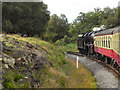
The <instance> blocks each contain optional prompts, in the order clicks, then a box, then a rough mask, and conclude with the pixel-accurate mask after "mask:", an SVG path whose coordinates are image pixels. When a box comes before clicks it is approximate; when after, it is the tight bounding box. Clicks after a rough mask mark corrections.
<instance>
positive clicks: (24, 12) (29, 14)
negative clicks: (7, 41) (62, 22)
mask: <svg viewBox="0 0 120 90" xmlns="http://www.w3.org/2000/svg"><path fill="white" fill-rule="evenodd" d="M2 11H3V13H2V18H3V19H2V20H3V23H2V24H3V25H2V26H3V32H6V33H12V34H17V33H19V34H23V35H24V34H26V35H27V36H34V35H38V36H40V37H42V36H43V34H44V32H45V31H46V27H47V23H48V21H49V17H50V16H49V14H50V13H49V11H48V10H47V5H46V4H44V3H43V2H28V3H25V2H8V3H7V2H3V4H2Z"/></svg>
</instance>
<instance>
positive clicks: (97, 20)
mask: <svg viewBox="0 0 120 90" xmlns="http://www.w3.org/2000/svg"><path fill="white" fill-rule="evenodd" d="M2 22H3V23H2V30H3V32H4V33H9V34H21V35H27V36H35V35H37V36H38V37H40V38H42V39H43V40H46V41H49V42H55V43H57V44H68V43H75V42H76V41H77V36H78V34H81V33H85V32H90V31H92V29H93V28H94V27H100V26H101V25H104V26H105V28H106V29H109V28H113V27H117V26H119V25H120V7H116V8H112V9H111V8H109V7H105V8H104V9H103V10H101V8H95V9H94V11H90V12H87V13H84V12H80V13H79V15H78V16H77V18H76V19H75V20H74V21H73V22H72V23H68V20H67V17H66V16H65V15H64V14H61V15H60V16H57V15H56V14H53V15H52V16H50V11H48V10H47V5H46V4H44V3H43V2H34V3H33V2H32V3H30V2H29V3H28V2H27V3H25V2H24V3H23V2H19V3H18V2H12V3H11V2H9V3H6V2H4V3H2Z"/></svg>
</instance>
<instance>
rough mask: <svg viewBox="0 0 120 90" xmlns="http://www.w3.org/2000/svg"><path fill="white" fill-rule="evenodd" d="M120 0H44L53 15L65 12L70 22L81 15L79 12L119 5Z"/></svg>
mask: <svg viewBox="0 0 120 90" xmlns="http://www.w3.org/2000/svg"><path fill="white" fill-rule="evenodd" d="M119 1H120V0H43V2H44V3H45V4H47V5H48V10H49V11H50V12H51V15H53V14H57V15H58V16H60V14H65V15H66V17H67V18H68V21H69V22H72V21H73V20H74V19H76V17H77V16H78V15H79V12H84V13H87V12H89V11H94V8H97V7H99V8H104V7H107V6H109V7H110V8H114V7H117V6H118V2H119Z"/></svg>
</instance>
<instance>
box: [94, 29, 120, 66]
mask: <svg viewBox="0 0 120 90" xmlns="http://www.w3.org/2000/svg"><path fill="white" fill-rule="evenodd" d="M94 48H95V52H96V53H99V55H102V56H104V57H105V59H104V60H107V62H108V63H110V64H112V65H114V67H120V27H116V28H112V29H108V30H105V31H100V32H98V33H96V34H95V37H94Z"/></svg>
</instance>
